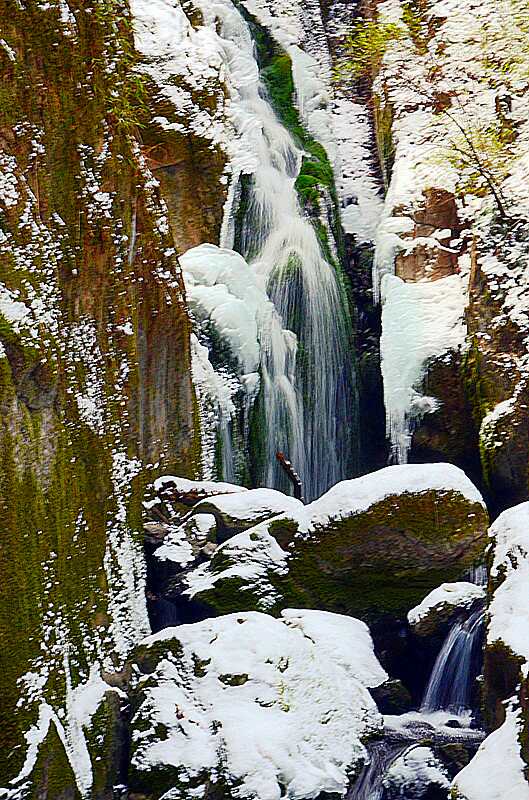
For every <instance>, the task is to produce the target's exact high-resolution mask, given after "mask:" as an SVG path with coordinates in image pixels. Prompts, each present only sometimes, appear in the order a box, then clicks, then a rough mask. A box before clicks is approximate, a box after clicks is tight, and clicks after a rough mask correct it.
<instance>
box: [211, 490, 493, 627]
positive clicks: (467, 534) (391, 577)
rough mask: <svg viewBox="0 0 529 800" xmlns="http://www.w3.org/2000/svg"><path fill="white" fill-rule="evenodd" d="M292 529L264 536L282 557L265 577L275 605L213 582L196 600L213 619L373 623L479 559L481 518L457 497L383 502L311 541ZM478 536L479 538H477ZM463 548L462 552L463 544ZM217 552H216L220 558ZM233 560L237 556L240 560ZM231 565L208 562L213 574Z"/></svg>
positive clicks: (400, 614)
mask: <svg viewBox="0 0 529 800" xmlns="http://www.w3.org/2000/svg"><path fill="white" fill-rule="evenodd" d="M297 527H298V526H297V523H296V522H295V521H293V520H288V519H286V520H285V519H278V520H276V521H272V522H271V523H270V525H269V532H270V534H271V535H272V536H273V537H274V538H275V539H276V540H277V541H278V543H279V544H280V546H281V547H282V548H283V550H285V552H287V553H288V572H287V573H286V574H285V573H282V572H281V573H279V572H276V571H275V570H273V569H272V570H271V571H269V573H268V574H267V576H266V579H263V580H262V581H261V584H260V585H261V587H263V586H265V585H266V584H267V583H268V584H269V585H270V586H271V587H272V588H273V590H274V594H275V598H276V599H275V601H274V604H273V605H272V606H271V605H270V598H269V597H267V598H266V604H263V598H262V596H261V593H260V590H259V591H256V590H255V589H253V588H251V587H249V586H248V585H245V582H244V580H242V579H240V578H229V579H220V580H218V581H217V583H216V584H215V587H214V588H213V589H211V590H209V591H208V592H204V593H203V594H201V595H200V596H199V597H198V599H200V601H203V600H204V601H205V602H206V603H208V605H210V606H211V607H212V608H214V609H215V611H216V612H217V613H223V614H225V613H232V612H235V611H241V610H266V611H267V613H272V614H278V613H279V612H280V611H281V609H283V608H288V607H291V608H319V609H323V610H327V611H333V612H337V613H343V614H350V615H352V616H358V617H360V618H362V619H364V620H366V621H368V622H375V621H378V620H380V619H383V618H384V617H386V616H388V615H389V616H392V617H396V618H399V619H402V618H404V617H405V615H406V613H407V611H409V609H410V608H412V607H413V606H414V605H416V604H417V603H418V602H420V601H421V600H422V598H423V597H424V596H425V595H426V594H427V593H428V592H429V591H431V590H432V589H433V588H435V587H436V586H438V585H439V584H440V583H443V582H444V581H450V580H456V579H457V578H459V577H460V576H461V575H462V574H463V573H464V571H465V570H466V569H467V568H468V567H469V566H471V565H472V563H474V562H475V560H476V559H477V558H478V557H479V556H480V555H481V553H482V551H483V547H484V545H485V543H486V542H485V531H486V528H487V519H486V514H485V512H484V510H483V507H482V506H481V505H479V504H473V503H469V502H468V501H466V500H463V499H462V498H461V497H460V496H459V495H455V494H453V493H449V492H447V493H444V494H443V495H442V497H439V496H438V495H437V494H436V493H432V492H429V493H425V494H422V495H410V496H408V495H400V496H398V497H397V496H395V497H389V498H386V499H385V500H382V501H380V502H379V503H376V504H375V505H373V506H372V507H371V508H370V509H369V510H368V511H366V512H362V513H359V514H356V515H353V516H351V517H348V518H346V519H344V520H341V521H336V522H334V523H331V524H330V525H329V526H328V527H326V528H324V529H321V530H320V529H316V530H315V531H313V532H312V533H311V534H310V536H308V537H307V536H302V537H299V538H296V534H297ZM477 533H481V538H477ZM463 545H464V546H463ZM220 555H221V554H219V556H220ZM239 558H243V555H242V554H241V555H240V557H239ZM230 566H231V558H230V556H226V555H225V554H224V557H223V558H222V559H218V558H217V556H215V558H214V560H213V562H212V569H213V571H214V572H215V573H216V574H219V573H222V572H223V571H225V570H227V569H229V567H230Z"/></svg>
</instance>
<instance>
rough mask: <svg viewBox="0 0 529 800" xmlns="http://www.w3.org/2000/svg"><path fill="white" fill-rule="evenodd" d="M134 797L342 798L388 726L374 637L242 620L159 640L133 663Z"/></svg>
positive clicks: (339, 621) (349, 629)
mask: <svg viewBox="0 0 529 800" xmlns="http://www.w3.org/2000/svg"><path fill="white" fill-rule="evenodd" d="M132 669H133V680H132V688H131V699H132V712H133V713H132V720H131V730H132V745H131V769H130V772H129V786H130V790H131V792H133V793H134V794H139V795H141V796H142V797H145V798H149V800H151V798H152V800H158V798H160V797H162V795H164V793H165V792H167V791H169V790H171V796H172V797H174V798H175V800H188V798H189V797H191V796H201V797H204V798H214V797H215V798H216V797H223V798H226V800H228V798H235V797H245V798H248V800H252V799H254V800H266V799H267V798H270V800H273V798H278V797H279V796H280V793H282V792H283V793H284V792H287V793H288V794H289V795H291V796H295V797H298V798H300V800H302V799H303V798H307V800H308V798H314V797H320V796H321V797H338V796H342V795H343V793H344V792H345V789H346V787H347V785H348V782H349V779H350V777H351V776H354V775H355V774H356V773H357V772H358V770H359V769H360V767H361V765H362V764H363V763H364V762H365V760H366V758H367V752H366V749H365V747H364V745H363V743H362V742H363V740H364V739H366V738H367V737H369V736H370V735H373V734H374V733H376V732H377V731H379V730H380V726H381V724H382V718H381V717H380V715H379V714H378V712H377V709H376V706H375V704H374V701H373V700H372V699H371V696H370V694H369V692H368V690H367V687H370V686H376V685H378V684H379V683H381V682H382V681H384V680H385V678H386V677H387V676H386V674H385V672H384V670H383V669H382V668H381V667H380V665H379V663H378V661H377V659H376V658H375V656H374V653H373V645H372V642H371V638H370V636H369V631H368V629H367V627H366V626H365V625H364V624H363V623H362V622H359V621H358V620H355V619H351V618H347V617H341V616H339V615H336V614H327V613H325V612H322V611H293V610H288V611H284V612H283V614H282V616H281V618H280V619H274V618H272V617H269V616H266V615H264V614H258V613H239V614H232V615H228V616H225V617H221V618H219V619H214V620H206V621H204V622H201V623H197V624H195V625H185V626H182V627H180V628H178V629H175V628H173V629H168V630H166V631H163V632H161V633H159V634H157V635H156V636H152V637H150V638H149V639H147V640H146V641H145V643H143V644H142V645H141V647H139V648H138V649H137V651H136V652H135V654H134V656H133V660H132Z"/></svg>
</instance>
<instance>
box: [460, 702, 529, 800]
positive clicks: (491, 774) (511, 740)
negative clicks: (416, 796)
mask: <svg viewBox="0 0 529 800" xmlns="http://www.w3.org/2000/svg"><path fill="white" fill-rule="evenodd" d="M521 717H522V712H521V711H520V709H517V710H513V708H511V707H508V708H507V712H506V717H505V722H504V723H503V725H502V726H501V727H500V728H498V729H497V730H495V731H494V732H493V733H491V734H490V736H487V738H486V739H485V741H484V742H483V743H482V744H481V745H480V748H479V750H478V752H477V753H476V755H475V756H474V758H473V759H472V760H471V761H470V763H469V764H467V766H466V767H465V768H464V769H463V770H462V771H461V772H460V773H459V774H458V775H456V777H455V779H454V782H453V784H452V786H453V790H455V797H457V798H460V799H461V800H528V798H529V785H528V783H527V781H526V779H525V776H524V770H525V769H526V764H525V762H524V761H523V760H522V758H521V756H520V741H519V736H520V733H521V729H522V718H521Z"/></svg>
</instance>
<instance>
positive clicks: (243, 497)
mask: <svg viewBox="0 0 529 800" xmlns="http://www.w3.org/2000/svg"><path fill="white" fill-rule="evenodd" d="M302 509H303V503H302V502H301V501H300V500H296V499H295V498H294V497H290V495H287V494H283V492H278V491H276V490H275V489H250V490H249V491H247V492H244V493H243V494H226V495H217V496H215V497H212V498H208V499H207V500H203V501H201V502H200V503H198V504H197V505H196V506H195V508H194V513H196V514H212V515H213V516H214V517H215V519H216V521H217V541H219V542H221V541H223V540H225V539H227V538H229V537H230V536H233V535H234V534H236V533H240V532H241V531H243V530H246V529H247V528H253V527H254V526H255V525H258V524H259V523H260V522H264V521H265V520H267V519H271V518H272V517H275V516H277V515H278V514H282V513H283V514H288V513H291V514H298V513H301V512H302Z"/></svg>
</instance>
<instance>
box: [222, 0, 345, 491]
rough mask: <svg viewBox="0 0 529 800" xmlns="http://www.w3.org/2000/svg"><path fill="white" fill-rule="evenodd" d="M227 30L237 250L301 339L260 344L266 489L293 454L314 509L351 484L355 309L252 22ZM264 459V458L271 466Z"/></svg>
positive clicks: (227, 8) (231, 13) (231, 223)
mask: <svg viewBox="0 0 529 800" xmlns="http://www.w3.org/2000/svg"><path fill="white" fill-rule="evenodd" d="M213 10H214V13H215V14H216V15H217V18H218V19H219V20H220V23H221V24H220V35H221V36H222V39H223V41H224V47H225V56H226V63H227V66H228V76H229V81H228V82H229V83H231V84H232V86H231V89H232V104H231V115H232V121H233V124H234V126H235V128H236V130H237V131H238V133H239V134H240V135H241V137H242V140H243V141H244V142H245V145H247V152H246V153H245V156H244V159H243V162H244V161H245V162H246V163H242V164H241V165H240V167H239V168H238V174H237V167H236V170H235V175H234V176H233V179H232V186H235V183H236V182H237V181H238V179H239V178H240V177H241V176H242V175H246V176H250V177H249V178H247V179H246V181H247V184H246V195H247V196H246V197H245V205H246V207H245V211H244V215H243V216H244V219H243V220H242V224H241V226H240V231H239V235H238V237H237V238H238V242H237V245H238V249H239V250H240V252H241V253H242V255H244V257H245V258H246V260H247V261H248V263H249V265H250V267H251V268H252V269H254V270H255V271H256V272H257V274H258V275H260V276H261V278H262V281H263V286H264V287H265V288H266V290H267V292H268V295H269V296H270V298H271V300H272V301H273V303H274V305H275V307H276V309H277V312H278V313H279V315H280V317H281V319H282V321H283V325H284V327H286V328H290V329H291V330H293V331H294V332H295V333H296V335H297V339H298V343H297V350H296V351H295V352H289V353H287V352H285V351H284V347H283V344H284V337H283V338H281V339H279V338H278V337H275V338H274V337H273V336H271V335H266V331H265V332H264V334H265V335H262V336H261V351H262V355H261V376H262V388H261V392H262V395H261V402H260V409H261V413H262V415H263V416H264V420H265V426H264V427H265V436H264V437H263V442H264V448H265V450H266V452H265V453H264V454H261V459H262V462H263V474H262V475H261V476H259V477H260V483H261V484H263V485H267V486H273V487H280V488H282V487H283V484H284V481H285V478H284V475H283V474H282V471H281V468H280V466H279V465H278V463H277V461H276V458H275V454H276V452H277V451H278V450H283V451H284V452H286V453H287V454H288V456H289V458H290V459H291V461H292V462H293V463H294V465H295V467H296V469H297V471H298V472H299V473H300V475H301V478H302V480H303V483H304V487H305V495H306V497H307V499H309V500H310V499H313V498H314V497H317V496H318V495H320V494H321V493H322V492H324V491H325V490H326V489H328V488H329V486H331V485H332V484H334V483H336V482H337V481H339V480H341V479H343V478H344V477H346V476H347V474H348V467H349V464H350V458H351V452H352V449H353V446H354V442H353V441H352V440H353V435H352V431H353V421H354V402H355V395H354V388H353V372H352V367H351V364H352V354H351V349H350V341H351V335H350V321H349V315H348V308H347V300H346V297H345V295H344V290H343V287H342V286H341V283H340V279H339V277H338V276H337V274H336V271H335V268H334V266H333V265H332V264H331V263H329V261H328V260H326V259H325V257H324V255H323V253H322V249H321V246H320V242H319V240H318V237H317V235H316V231H315V229H314V227H313V225H312V224H311V222H310V220H309V219H308V218H307V217H305V216H304V215H303V212H302V210H301V208H300V205H299V202H298V197H297V192H296V188H295V182H296V177H297V175H298V173H299V169H300V165H301V161H302V156H303V152H302V150H301V149H300V148H299V147H298V146H297V144H296V143H295V141H294V139H293V138H292V136H291V135H290V133H289V132H288V131H287V130H286V129H285V128H284V127H283V125H282V124H281V123H280V121H279V120H278V118H277V117H276V115H275V113H274V111H273V108H272V106H271V103H270V101H269V99H268V97H267V94H266V89H265V87H264V85H263V83H262V81H261V79H260V74H259V68H258V64H257V61H256V58H255V55H254V45H253V40H252V37H251V33H250V29H249V26H248V24H247V23H246V21H245V20H244V19H243V17H242V16H241V15H240V13H239V12H238V11H237V9H235V8H234V6H233V5H232V4H231V3H230V2H229V1H228V0H220V1H219V2H217V3H215V4H213ZM238 194H240V192H237V191H235V189H234V190H233V191H232V192H231V195H230V196H231V200H232V202H231V207H229V208H228V209H227V220H226V222H225V225H224V241H223V242H222V245H223V246H228V247H232V246H233V245H234V243H235V239H234V233H235V228H236V226H235V218H236V217H237V216H241V215H240V214H238V211H240V209H238V207H237V202H236V199H237V195H238ZM263 455H264V457H263Z"/></svg>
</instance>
